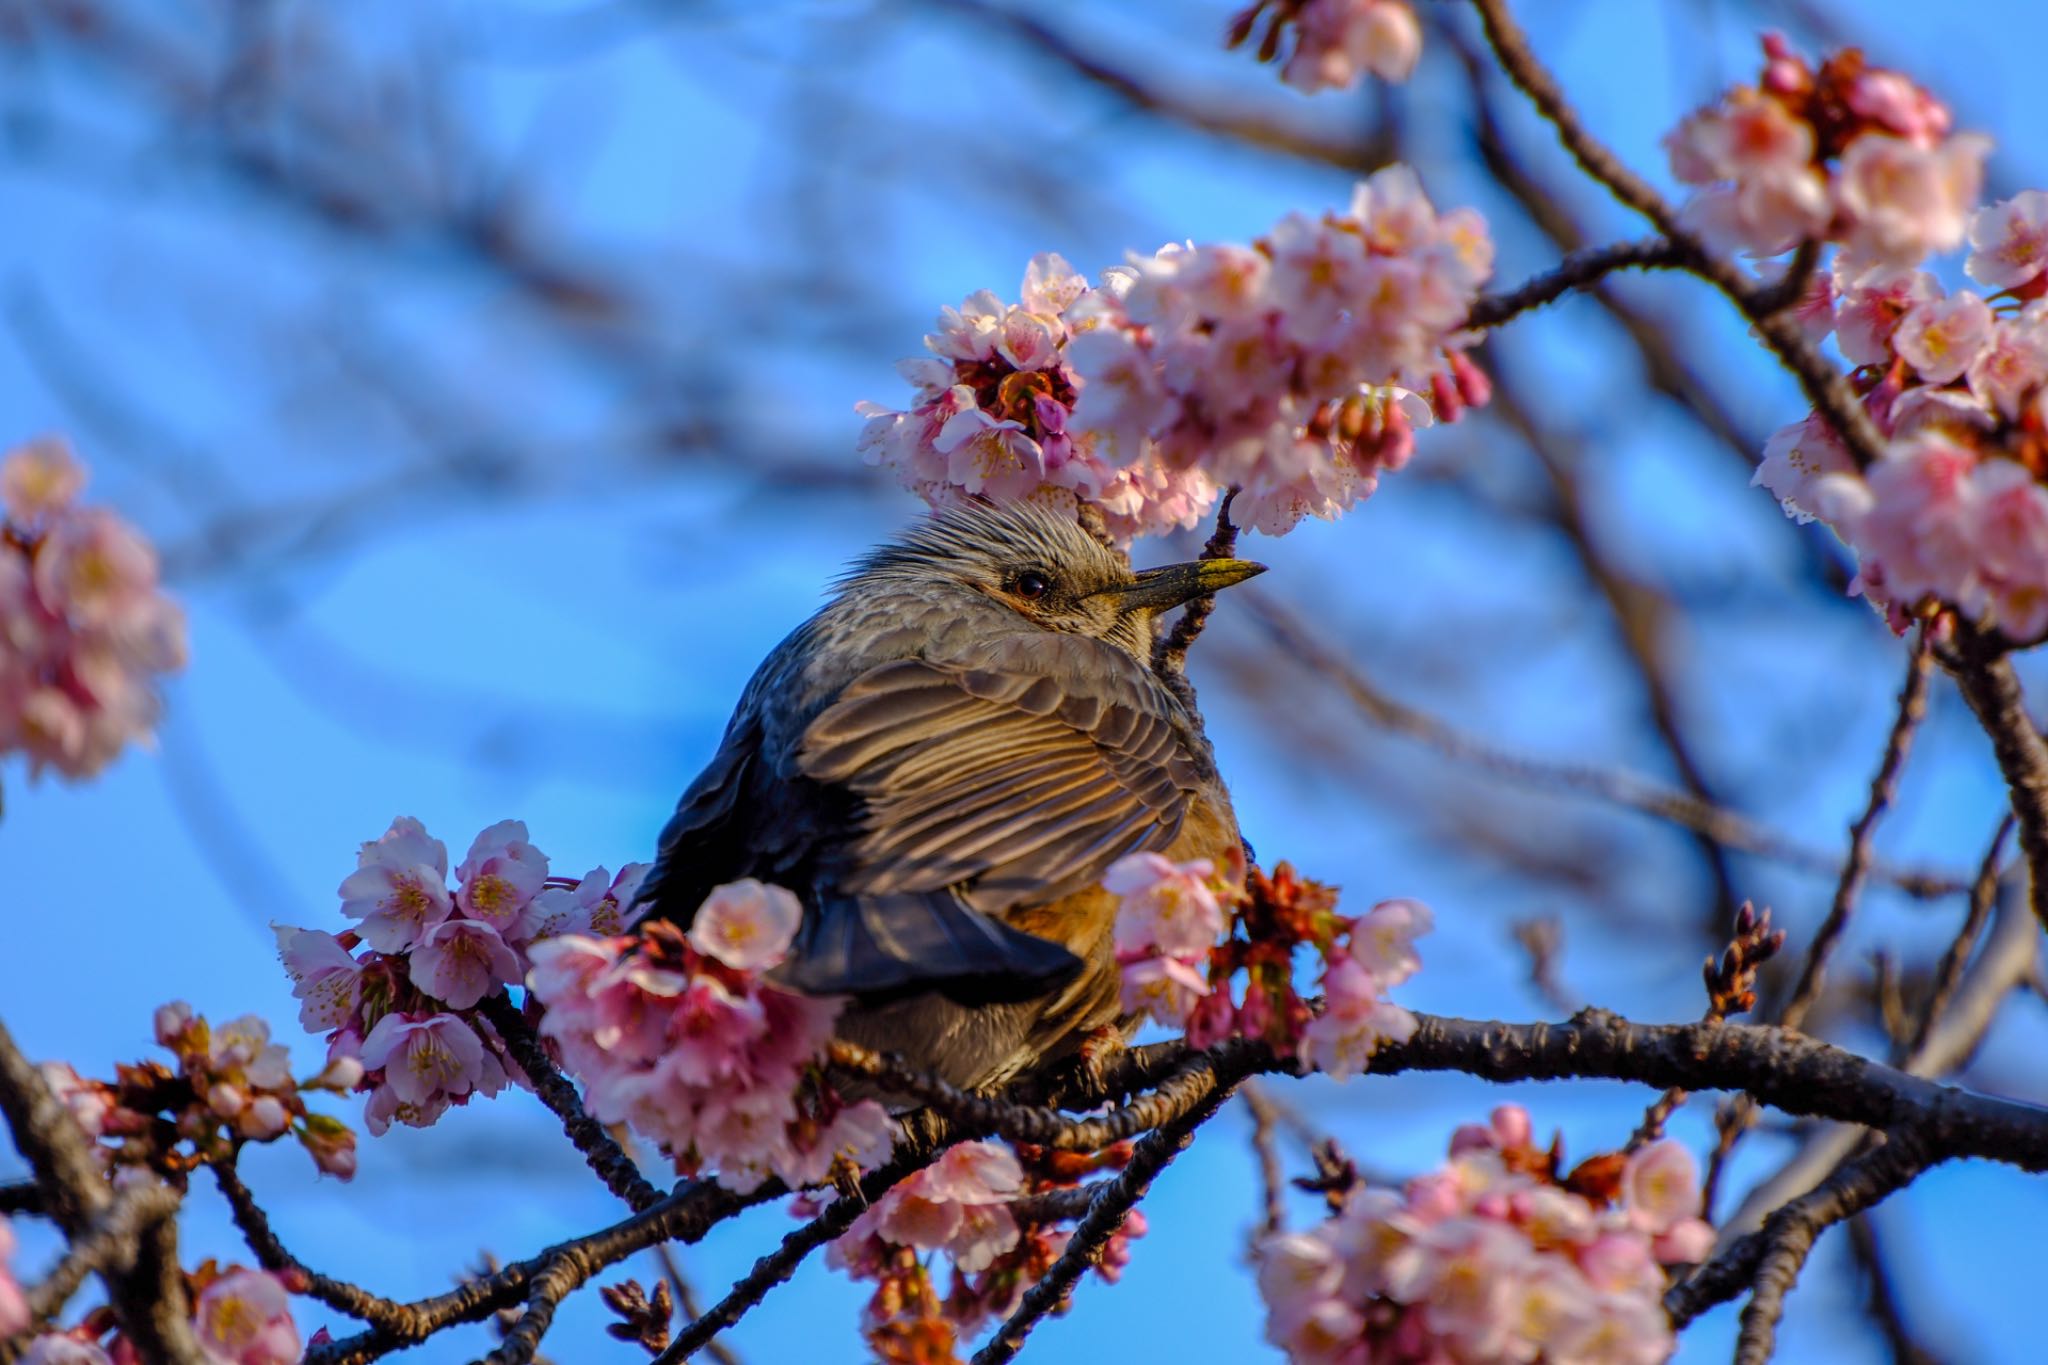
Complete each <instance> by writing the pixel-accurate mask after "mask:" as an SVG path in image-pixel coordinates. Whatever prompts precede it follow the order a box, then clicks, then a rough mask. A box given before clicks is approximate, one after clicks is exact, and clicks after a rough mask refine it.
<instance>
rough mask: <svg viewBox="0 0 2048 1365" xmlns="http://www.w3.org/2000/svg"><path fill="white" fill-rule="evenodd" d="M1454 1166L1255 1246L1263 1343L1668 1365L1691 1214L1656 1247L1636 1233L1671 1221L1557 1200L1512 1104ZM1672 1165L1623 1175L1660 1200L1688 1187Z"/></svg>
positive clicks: (1489, 1360)
mask: <svg viewBox="0 0 2048 1365" xmlns="http://www.w3.org/2000/svg"><path fill="white" fill-rule="evenodd" d="M1646 1151H1647V1149H1646ZM1452 1152H1453V1156H1452V1159H1451V1161H1450V1162H1449V1164H1447V1165H1446V1166H1444V1167H1443V1168H1441V1169H1439V1170H1437V1171H1433V1172H1429V1173H1427V1174H1425V1175H1422V1176H1418V1177H1416V1178H1415V1179H1412V1180H1410V1181H1409V1182H1408V1184H1407V1185H1406V1186H1405V1187H1404V1189H1402V1190H1401V1191H1398V1192H1397V1191H1393V1190H1386V1189H1376V1188H1371V1187H1368V1188H1365V1189H1362V1190H1358V1191H1355V1192H1353V1193H1352V1194H1351V1195H1350V1197H1349V1198H1348V1199H1347V1201H1346V1203H1345V1206H1344V1207H1343V1208H1342V1209H1341V1210H1340V1211H1339V1212H1337V1213H1335V1214H1334V1215H1332V1216H1331V1217H1330V1218H1329V1219H1327V1220H1325V1221H1324V1222H1323V1223H1322V1224H1320V1225H1319V1226H1316V1227H1314V1228H1311V1229H1309V1230H1307V1231H1302V1232H1284V1233H1279V1234H1276V1235H1273V1236H1270V1237H1267V1238H1264V1239H1262V1240H1261V1242H1260V1243H1259V1245H1258V1248H1257V1251H1256V1261H1257V1266H1258V1284H1259V1290H1260V1294H1261V1296H1262V1297H1263V1298H1264V1299H1265V1302H1266V1309H1267V1322H1266V1336H1267V1339H1268V1340H1269V1341H1272V1342H1274V1343H1275V1344H1276V1345H1278V1346H1279V1347H1280V1348H1281V1349H1282V1350H1283V1351H1284V1352H1286V1354H1287V1358H1288V1359H1289V1360H1290V1361H1293V1362H1332V1361H1341V1362H1346V1365H1363V1363H1364V1362H1366V1361H1371V1360H1382V1359H1385V1360H1399V1361H1429V1362H1436V1363H1437V1365H1511V1363H1513V1365H1524V1363H1525V1362H1530V1361H1534V1360H1542V1361H1548V1362H1553V1365H1577V1362H1579V1361H1581V1360H1598V1361H1622V1362H1634V1361H1642V1362H1651V1361H1660V1362H1661V1361H1662V1360H1664V1359H1665V1358H1666V1357H1667V1356H1668V1355H1669V1354H1670V1352H1671V1349H1672V1338H1671V1332H1670V1327H1669V1323H1668V1321H1667V1320H1666V1319H1665V1317H1664V1314H1663V1310H1662V1306H1661V1298H1662V1295H1663V1292H1664V1275H1663V1273H1662V1271H1661V1270H1660V1268H1659V1267H1660V1265H1666V1264H1678V1263H1682V1262H1686V1261H1691V1260H1696V1259H1698V1257H1699V1256H1700V1255H1701V1254H1702V1252H1703V1248H1704V1247H1706V1246H1710V1245H1711V1242H1712V1238H1713V1233H1712V1229H1710V1228H1708V1227H1707V1226H1706V1225H1705V1224H1704V1223H1702V1222H1701V1221H1700V1220H1699V1219H1698V1218H1697V1217H1695V1216H1693V1215H1692V1214H1691V1213H1690V1212H1689V1211H1687V1212H1684V1213H1681V1214H1676V1215H1673V1216H1671V1217H1670V1218H1669V1220H1668V1222H1667V1223H1666V1224H1665V1226H1664V1230H1663V1231H1662V1232H1660V1233H1658V1234H1656V1235H1655V1236H1653V1235H1652V1234H1651V1233H1650V1232H1649V1231H1647V1230H1646V1224H1647V1223H1656V1222H1665V1220H1664V1219H1663V1218H1662V1217H1661V1214H1660V1216H1659V1217H1651V1218H1647V1219H1646V1218H1645V1217H1643V1215H1642V1213H1641V1212H1640V1211H1639V1210H1638V1209H1637V1208H1636V1207H1635V1206H1634V1205H1633V1204H1632V1203H1631V1202H1630V1195H1629V1194H1628V1191H1627V1190H1626V1189H1624V1193H1623V1199H1622V1202H1620V1203H1619V1204H1616V1205H1614V1206H1611V1207H1605V1208H1597V1207H1595V1205H1594V1204H1592V1203H1591V1202H1589V1201H1588V1200H1587V1199H1586V1198H1585V1197H1583V1196H1582V1195H1580V1194H1578V1193H1576V1192H1574V1191H1572V1190H1569V1189H1567V1188H1564V1186H1563V1185H1562V1184H1560V1183H1559V1178H1558V1177H1557V1176H1555V1175H1551V1174H1547V1171H1548V1166H1547V1163H1546V1162H1545V1161H1544V1159H1543V1158H1544V1154H1543V1153H1542V1152H1541V1151H1540V1150H1539V1148H1538V1147H1537V1145H1536V1143H1535V1140H1534V1135H1533V1132H1532V1126H1531V1124H1530V1122H1529V1117H1528V1114H1527V1113H1526V1111H1524V1110H1522V1109H1521V1108H1520V1107H1519V1106H1515V1105H1503V1106H1501V1107H1500V1108H1499V1109H1497V1110H1496V1111H1495V1112H1494V1114H1493V1117H1492V1121H1491V1122H1490V1123H1489V1124H1486V1125H1478V1124H1468V1125H1465V1126H1464V1127H1461V1128H1460V1129H1459V1130H1458V1133H1457V1136H1456V1137H1455V1138H1453V1140H1452ZM1511 1158H1512V1160H1511ZM1690 1160H1691V1159H1690V1157H1689V1156H1688V1157H1684V1158H1683V1162H1682V1164H1683V1167H1684V1171H1683V1174H1684V1175H1685V1176H1686V1178H1687V1180H1689V1179H1690V1172H1691V1165H1690ZM1680 1165H1681V1161H1680V1160H1679V1159H1678V1158H1676V1157H1674V1156H1672V1155H1671V1154H1670V1153H1669V1152H1659V1153H1656V1154H1654V1155H1646V1154H1639V1155H1638V1158H1637V1159H1636V1160H1635V1161H1634V1162H1632V1163H1631V1167H1630V1169H1631V1170H1632V1171H1633V1172H1634V1173H1635V1174H1637V1175H1640V1176H1642V1177H1643V1180H1644V1183H1645V1185H1646V1186H1647V1187H1652V1188H1649V1190H1648V1193H1649V1195H1650V1197H1651V1198H1652V1199H1653V1201H1654V1200H1656V1199H1664V1198H1667V1197H1668V1196H1670V1195H1672V1194H1673V1193H1674V1191H1675V1188H1676V1186H1677V1185H1679V1184H1684V1183H1685V1181H1672V1180H1671V1179H1670V1177H1671V1176H1672V1175H1673V1173H1674V1172H1676V1171H1678V1168H1679V1167H1680ZM1627 1184H1628V1182H1627V1181H1624V1185H1625V1186H1626V1185H1627ZM1667 1185H1670V1186H1671V1188H1666V1186H1667ZM1693 1197H1694V1200H1695V1201H1696V1199H1697V1191H1696V1188H1695V1189H1694V1192H1693Z"/></svg>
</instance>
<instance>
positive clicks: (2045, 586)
mask: <svg viewBox="0 0 2048 1365" xmlns="http://www.w3.org/2000/svg"><path fill="white" fill-rule="evenodd" d="M1971 483H1972V485H1973V487H1974V492H1975V495H1976V501H1977V504H1978V508H1979V512H1978V517H1979V521H1978V537H1979V538H1978V553H1979V564H1978V571H1979V574H1980V576H1981V579H1982V582H1983V584H1984V589H1985V592H1986V593H1987V595H1988V597H1989V600H1990V605H1991V614H1992V617H1993V620H1994V621H1995V622H1996V624H1997V625H1998V626H1999V628H2000V629H2002V630H2003V631H2005V632H2006V634H2008V635H2010V636H2012V637H2013V638H2014V639H2016V640H2031V639H2035V638H2038V637H2039V636H2040V635H2041V634H2042V633H2043V632H2044V631H2048V489H2044V488H2043V487H2042V486H2041V485H2040V483H2039V482H2037V481H2036V480H2035V478H2034V476H2033V474H2032V473H2031V472H2030V471H2029V470H2027V469H2026V468H2025V467H2024V466H2022V465H2020V464H2017V463H2015V462H2014V461H2012V460H2006V459H1989V460H1985V461H1984V462H1983V463H1982V464H1980V465H1978V466H1977V468H1976V470H1975V471H1973V472H1972V474H1971Z"/></svg>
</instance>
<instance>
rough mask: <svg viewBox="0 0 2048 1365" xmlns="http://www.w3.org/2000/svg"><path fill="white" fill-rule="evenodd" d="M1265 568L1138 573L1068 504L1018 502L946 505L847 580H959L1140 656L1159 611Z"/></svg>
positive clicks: (1021, 612) (1030, 615)
mask: <svg viewBox="0 0 2048 1365" xmlns="http://www.w3.org/2000/svg"><path fill="white" fill-rule="evenodd" d="M1265 571H1266V566H1265V565H1263V564H1254V563H1252V562H1251V561H1250V560H1245V559H1202V560H1194V561H1192V562H1190V563H1186V564H1168V565H1166V566H1164V567H1162V568H1157V569H1142V570H1139V571H1137V572H1135V573H1134V572H1132V570H1131V568H1130V566H1129V565H1128V564H1126V563H1125V562H1124V559H1123V557H1122V556H1121V555H1119V554H1117V553H1116V552H1115V551H1114V550H1111V549H1110V548H1109V547H1107V546H1106V545H1103V544H1102V543H1101V542H1100V541H1098V540H1096V539H1095V538H1094V537H1093V536H1091V535H1089V534H1088V533H1087V532H1086V531H1084V530H1082V529H1081V527H1080V526H1079V525H1078V524H1076V522H1075V521H1074V519H1073V517H1072V516H1071V515H1070V514H1068V513H1065V512H1062V511H1059V510H1056V509H1050V508H1043V507H1038V506H1035V505H1033V504H1029V503H1017V504H1012V505H1011V506H1008V507H984V506H979V505H974V506H968V507H960V508H952V509H948V510H946V511H944V512H941V513H939V514H938V515H936V516H934V517H932V518H931V519H930V520H928V521H925V522H921V523H920V524H918V525H917V526H915V527H913V528H911V529H910V530H909V531H907V532H905V533H904V534H903V536H901V537H900V538H899V539H897V540H895V541H893V542H891V543H890V544H888V545H884V546H882V547H881V548H880V549H878V550H876V551H875V552H874V553H872V554H870V555H869V556H868V557H867V558H866V559H864V560H862V561H861V563H860V564H859V565H858V566H856V568H855V569H854V572H853V573H852V574H851V575H849V577H848V582H849V583H857V582H862V581H866V580H870V579H889V580H893V581H897V582H903V581H910V582H917V583H934V584H953V585H958V586H960V587H962V588H965V589H967V590H969V591H972V592H976V593H979V594H981V595H983V596H985V597H988V598H990V599H991V600H993V601H996V602H999V603H1001V604H1002V605H1004V606H1006V607H1008V608H1009V609H1010V610H1012V611H1014V612H1016V613H1017V615H1018V616H1020V617H1021V618H1023V619H1024V620H1025V621H1028V622H1030V623H1031V624H1032V625H1034V626H1037V627H1039V628H1040V629H1043V630H1058V631H1066V632H1068V633H1070V634H1074V635H1087V636H1091V637H1093V638H1095V639H1098V640H1104V641H1107V642H1108V643H1110V644H1114V645H1116V646H1118V647H1120V648H1122V649H1124V650H1126V651H1128V652H1129V653H1131V654H1133V655H1135V656H1137V657H1138V658H1140V659H1143V658H1146V657H1148V656H1149V655H1150V653H1151V649H1152V640H1153V636H1154V622H1156V621H1157V620H1158V618H1159V616H1160V615H1161V613H1163V612H1166V611H1170V610H1172V609H1173V608H1174V607H1177V606H1180V605H1181V604H1182V603H1184V602H1187V601H1189V600H1191V599H1193V598H1196V597H1200V596H1202V595H1204V594H1206V593H1212V592H1215V591H1216V590H1217V589H1219V588H1227V587H1229V586H1230V585H1231V584H1233V583H1242V582H1243V581H1244V580H1245V579H1247V578H1250V577H1252V576H1253V575H1254V574H1261V573H1264V572H1265Z"/></svg>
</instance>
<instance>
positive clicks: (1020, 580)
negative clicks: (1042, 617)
mask: <svg viewBox="0 0 2048 1365" xmlns="http://www.w3.org/2000/svg"><path fill="white" fill-rule="evenodd" d="M1010 591H1011V592H1014V593H1016V594H1017V596H1019V597H1025V598H1030V599H1033V600H1036V599H1038V598H1040V597H1043V596H1045V595H1046V594H1047V593H1049V592H1051V591H1052V580H1051V579H1050V578H1047V577H1046V576H1045V575H1044V574H1042V573H1040V572H1039V571H1038V570H1036V569H1026V570H1025V571H1024V572H1023V573H1020V574H1018V575H1017V577H1016V579H1015V580H1014V581H1013V582H1012V583H1011V584H1010Z"/></svg>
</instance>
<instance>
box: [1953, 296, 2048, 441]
mask: <svg viewBox="0 0 2048 1365" xmlns="http://www.w3.org/2000/svg"><path fill="white" fill-rule="evenodd" d="M1968 378H1969V382H1970V392H1971V393H1972V394H1974V395H1975V396H1976V397H1977V399H1978V401H1979V402H1981V403H1983V404H1985V405H1986V406H1987V407H1990V408H1992V409H1994V410H1996V411H1997V412H1998V414H1999V415H2000V416H2002V417H2004V418H2006V419H2007V420H2009V421H2010V420H2013V419H2016V418H2018V417H2019V415H2020V413H2021V412H2022V411H2023V410H2024V409H2025V406H2026V401H2027V399H2028V398H2030V397H2032V396H2033V395H2034V394H2036V393H2038V392H2040V391H2041V386H2042V384H2043V383H2044V382H2048V309H2044V307H2043V305H2041V304H2038V303H2036V304H2031V305H2029V306H2028V308H2027V309H2026V311H2025V312H2023V313H2021V314H2020V316H2019V317H2017V318H2011V319H2006V318H2001V319H2000V320H1999V321H1998V322H1997V323H1995V324H1993V326H1992V328H1991V337H1990V340H1989V341H1988V342H1987V343H1986V344H1985V345H1984V346H1982V347H1981V348H1980V349H1979V350H1978V351H1977V354H1976V356H1975V357H1974V358H1973V359H1972V360H1971V361H1970V368H1969V375H1968Z"/></svg>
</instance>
